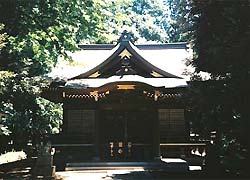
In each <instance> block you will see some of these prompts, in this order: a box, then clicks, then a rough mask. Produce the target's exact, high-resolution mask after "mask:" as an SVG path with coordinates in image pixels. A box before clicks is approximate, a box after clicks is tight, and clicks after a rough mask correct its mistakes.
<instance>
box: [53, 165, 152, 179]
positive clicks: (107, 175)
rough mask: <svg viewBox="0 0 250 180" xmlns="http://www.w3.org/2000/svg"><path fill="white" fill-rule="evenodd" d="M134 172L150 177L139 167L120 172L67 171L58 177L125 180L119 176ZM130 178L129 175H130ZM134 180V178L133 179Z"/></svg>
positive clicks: (58, 174)
mask: <svg viewBox="0 0 250 180" xmlns="http://www.w3.org/2000/svg"><path fill="white" fill-rule="evenodd" d="M133 172H143V176H145V178H148V177H150V175H149V173H148V172H146V171H144V168H141V167H138V168H134V169H129V170H126V169H122V170H121V169H118V170H95V171H93V170H92V171H86V170H85V171H66V172H57V173H56V175H57V176H58V179H63V180H83V179H88V180H92V179H93V180H99V179H102V180H107V179H110V180H111V179H116V180H118V179H123V178H121V177H119V175H125V174H130V173H133ZM128 176H129V175H128ZM128 176H126V179H131V178H132V177H131V178H129V177H128ZM132 179H134V178H132Z"/></svg>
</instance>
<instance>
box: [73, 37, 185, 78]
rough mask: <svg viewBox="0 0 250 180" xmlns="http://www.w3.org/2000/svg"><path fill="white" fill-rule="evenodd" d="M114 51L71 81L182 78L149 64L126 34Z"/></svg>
mask: <svg viewBox="0 0 250 180" xmlns="http://www.w3.org/2000/svg"><path fill="white" fill-rule="evenodd" d="M114 50H115V51H114V53H113V54H112V55H110V56H109V57H108V58H107V59H106V60H105V61H104V62H102V63H101V64H99V65H98V66H96V67H94V68H93V69H91V70H89V71H87V72H85V73H82V74H80V75H78V76H75V77H73V78H71V79H92V78H109V77H111V76H120V77H122V76H124V75H139V76H142V77H145V78H180V77H178V76H175V75H173V74H171V73H168V72H166V71H163V70H162V69H160V68H158V67H156V66H154V65H152V64H151V63H149V62H148V61H147V60H146V59H145V58H143V56H142V55H141V54H140V50H139V49H138V48H137V47H136V46H134V45H133V44H132V43H131V41H130V39H129V38H128V36H126V34H123V36H122V37H121V38H120V39H119V43H118V44H117V45H116V46H115V47H114Z"/></svg>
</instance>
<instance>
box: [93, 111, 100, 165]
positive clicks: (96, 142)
mask: <svg viewBox="0 0 250 180" xmlns="http://www.w3.org/2000/svg"><path fill="white" fill-rule="evenodd" d="M94 149H95V157H94V160H96V161H99V160H100V159H101V154H100V151H101V144H100V109H99V108H97V109H96V112H95V128H94Z"/></svg>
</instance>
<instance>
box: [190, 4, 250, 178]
mask: <svg viewBox="0 0 250 180" xmlns="http://www.w3.org/2000/svg"><path fill="white" fill-rule="evenodd" d="M249 10H250V2H249V1H237V2H236V1H215V0H211V1H193V4H192V9H191V11H192V13H193V17H194V29H195V32H194V33H195V40H194V46H193V49H194V52H195V54H194V60H193V65H194V66H195V68H196V72H200V71H205V72H208V73H210V74H211V78H210V80H208V81H205V82H194V83H193V85H192V88H193V89H192V92H193V94H195V96H196V98H194V99H193V100H198V99H199V100H198V101H197V102H196V103H197V106H196V107H195V108H194V109H193V111H194V112H195V113H196V115H197V114H198V116H199V120H200V121H199V122H198V121H197V122H196V123H200V124H201V126H203V127H204V130H205V131H203V132H206V133H209V132H210V131H211V130H216V132H217V134H216V136H217V142H216V143H217V144H216V147H217V150H218V158H219V156H220V157H222V159H219V160H221V162H222V164H223V165H224V168H225V169H228V170H230V172H232V173H236V174H239V173H247V169H248V165H247V162H250V161H249V160H250V159H249V152H250V141H249V140H248V138H247V137H248V136H249V135H250V134H249V128H250V113H249V112H250V111H249V106H250V104H249V103H250V96H249V91H250V88H249V86H247V85H246V83H247V82H250V73H249V69H250V62H249V58H250V52H249V48H248V46H249V42H250V28H249V25H250V23H249V21H248V20H247V18H246V17H248V16H249V15H250V11H249ZM193 97H194V96H193ZM193 104H195V103H193Z"/></svg>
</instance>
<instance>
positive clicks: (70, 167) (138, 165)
mask: <svg viewBox="0 0 250 180" xmlns="http://www.w3.org/2000/svg"><path fill="white" fill-rule="evenodd" d="M112 169H114V170H117V169H119V170H164V171H171V172H186V171H188V170H189V166H188V163H187V162H186V161H184V160H182V159H178V158H176V159H173V158H171V159H162V160H158V161H147V162H80V163H67V164H66V167H65V170H66V171H77V170H112Z"/></svg>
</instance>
